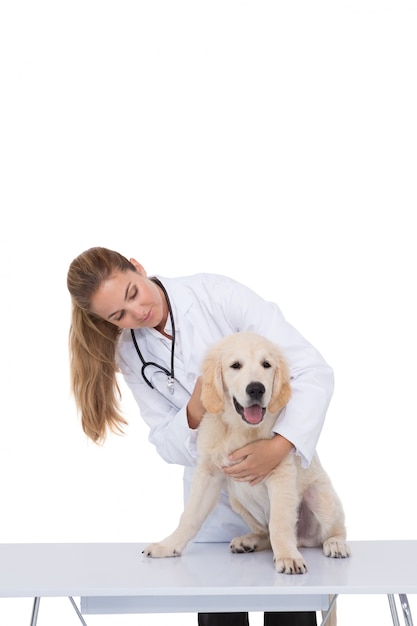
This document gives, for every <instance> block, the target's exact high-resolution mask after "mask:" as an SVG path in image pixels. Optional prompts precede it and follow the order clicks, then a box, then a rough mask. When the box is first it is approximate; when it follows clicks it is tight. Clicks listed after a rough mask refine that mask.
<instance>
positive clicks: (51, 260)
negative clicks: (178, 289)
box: [0, 0, 417, 626]
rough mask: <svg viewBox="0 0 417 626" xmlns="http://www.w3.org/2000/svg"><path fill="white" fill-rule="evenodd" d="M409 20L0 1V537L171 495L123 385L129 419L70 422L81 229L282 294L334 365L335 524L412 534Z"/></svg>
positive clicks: (171, 270) (302, 11) (362, 11)
mask: <svg viewBox="0 0 417 626" xmlns="http://www.w3.org/2000/svg"><path fill="white" fill-rule="evenodd" d="M416 32H417V8H416V4H415V2H406V1H403V0H395V1H394V0H393V1H392V2H388V1H384V0H375V1H373V0H361V1H358V2H356V1H351V2H344V1H342V2H337V1H335V0H331V1H330V0H329V1H328V2H326V1H323V0H318V1H317V2H314V1H310V0H309V1H297V0H296V1H294V2H279V1H278V0H275V1H262V0H256V1H248V0H241V1H235V0H232V1H227V0H222V1H220V2H219V1H217V0H212V1H210V2H199V1H197V0H193V1H188V2H187V1H185V0H178V1H175V0H169V1H158V0H156V1H153V2H143V1H140V0H136V1H134V2H133V1H123V0H119V1H117V2H116V1H113V2H110V1H106V0H101V1H89V0H82V1H78V0H72V1H71V2H65V1H57V0H54V1H52V0H51V1H50V2H46V1H44V0H39V1H37V2H32V1H30V2H29V1H28V2H22V1H19V0H9V1H7V0H6V1H3V2H2V4H1V5H0V63H1V70H0V71H1V74H0V89H1V98H0V109H1V110H0V131H1V138H0V151H1V152H0V158H1V186H0V194H1V197H0V201H1V215H2V217H1V230H0V255H1V258H0V261H1V262H0V272H1V275H0V281H1V282H0V284H1V307H0V315H1V318H0V321H1V329H2V332H1V366H2V372H1V387H2V399H3V401H2V409H1V439H0V481H1V515H0V542H49V541H50V542H55V541H56V542H78V541H82V542H84V541H86V542H93V541H99V542H100V541H105V542H107V541H110V542H111V541H116V542H117V541H127V542H139V541H140V542H142V541H148V540H157V539H159V538H162V537H163V536H164V535H165V534H167V533H168V532H170V531H171V529H172V528H173V525H174V524H176V521H177V518H178V516H179V514H180V512H181V510H182V485H181V474H182V470H181V468H178V467H175V466H168V465H166V464H165V463H164V462H162V460H160V459H159V458H158V456H157V455H156V453H155V451H154V450H153V448H152V447H151V446H150V444H149V443H148V442H147V430H146V427H145V426H144V424H143V423H142V422H141V419H140V415H139V412H138V409H137V407H136V406H135V405H134V403H133V402H132V400H131V398H130V396H129V392H126V393H124V395H123V406H124V410H125V414H126V417H127V418H128V420H129V428H128V430H127V435H126V436H125V437H111V438H109V440H108V441H107V443H106V444H105V446H104V447H97V446H96V445H94V444H92V443H89V442H88V441H86V439H85V437H84V435H83V433H82V430H81V426H80V421H79V417H78V416H77V414H76V411H75V407H74V404H73V401H72V399H71V396H70V393H69V381H68V354H67V338H68V328H69V321H70V301H69V296H68V293H67V290H66V272H67V268H68V265H69V263H70V262H71V260H72V259H73V258H74V257H75V256H77V255H78V254H79V253H80V252H81V251H83V250H84V249H86V248H88V247H90V246H95V245H102V246H107V247H111V248H114V249H116V250H118V251H120V252H122V253H123V254H125V255H126V256H134V257H136V258H137V259H138V260H139V261H141V262H142V263H143V265H144V266H145V267H146V269H147V270H148V272H149V273H150V274H152V273H159V274H161V275H162V276H179V275H184V274H192V273H195V272H198V271H207V272H218V273H222V274H226V275H229V276H232V277H233V278H236V279H238V280H240V281H241V282H243V283H245V284H247V285H249V286H250V287H252V288H253V289H255V290H256V291H257V292H258V293H259V294H261V295H263V296H264V297H265V298H267V299H271V300H274V301H276V302H277V303H278V304H279V305H280V307H281V309H282V310H283V312H284V314H285V315H286V317H287V318H288V319H289V321H291V322H292V323H293V324H294V325H295V326H296V327H297V328H298V329H299V330H300V331H301V332H302V333H303V334H304V336H305V337H306V338H307V339H309V340H310V341H311V342H312V343H313V344H315V345H316V347H318V348H319V350H320V351H321V352H322V354H323V355H324V356H325V358H326V359H327V361H328V362H329V363H330V364H331V365H332V366H333V368H334V370H335V376H336V390H335V394H334V398H333V400H332V403H331V406H330V410H329V412H328V417H327V420H326V423H325V427H324V430H323V433H322V436H321V439H320V442H319V448H318V450H319V454H320V456H321V459H322V461H323V463H324V465H325V467H326V469H327V470H328V471H329V473H330V474H331V476H332V478H333V481H334V484H335V486H336V488H337V490H338V491H339V493H340V495H341V497H342V500H343V503H344V506H345V510H346V517H347V524H348V534H349V537H350V538H351V539H416V538H417V531H416V512H415V506H414V500H415V482H414V478H413V477H414V476H415V461H414V457H415V454H416V444H415V421H416V378H417V368H416V361H415V354H416V351H417V333H416V324H415V320H416V317H417V307H416V296H415V291H416V285H415V275H416V261H417V258H416V257H417V253H416V234H415V233H416V228H415V225H414V220H415V214H416V199H417V191H416V171H417V170H416V168H417V154H416V152H417V150H416V146H417V123H416V119H417V117H416V111H417V88H416V69H417V37H416ZM122 390H123V392H125V391H126V390H125V388H124V387H122ZM369 575H370V576H372V572H370V573H369ZM412 602H414V598H413V599H412ZM67 604H68V606H67ZM371 608H372V609H373V610H375V611H376V613H375V616H374V617H373V618H372V623H377V622H378V623H379V624H389V623H390V615H389V611H388V603H387V601H386V599H385V598H373V599H372V598H371V599H370V600H369V604H368V605H366V606H365V604H364V601H363V599H362V598H360V597H350V598H341V599H340V601H339V625H340V626H347V624H350V623H352V619H353V620H356V619H358V621H355V623H359V622H360V618H356V617H355V616H354V611H356V610H359V611H362V612H363V614H362V622H361V623H365V621H367V618H366V615H367V614H368V613H369V611H370V610H371ZM30 609H31V601H30V600H20V601H17V600H16V601H15V600H10V599H3V600H0V623H1V624H3V623H7V624H8V625H9V626H14V624H16V625H17V624H22V623H28V622H29V612H30ZM352 616H353V617H352ZM167 619H168V618H167V617H164V616H158V615H157V616H146V615H145V616H135V617H132V616H124V617H117V618H115V617H109V618H106V617H89V618H88V620H87V621H88V624H89V625H90V624H92V625H93V626H94V625H96V624H97V625H98V624H103V625H105V624H120V625H121V626H122V625H124V624H126V625H127V624H146V625H148V624H155V625H156V624H158V625H159V624H165V623H166V622H167ZM260 620H261V615H260V614H256V615H253V616H252V621H251V623H252V624H260V623H261V621H260ZM169 622H170V623H172V624H190V625H191V624H196V618H195V616H194V615H182V616H181V615H180V616H173V617H170V618H169ZM56 623H59V624H60V625H62V626H66V624H68V626H70V625H72V624H75V623H77V618H76V616H75V614H73V613H72V609H71V606H70V605H69V603H66V602H65V600H44V601H43V603H42V604H41V610H40V614H39V626H48V624H56Z"/></svg>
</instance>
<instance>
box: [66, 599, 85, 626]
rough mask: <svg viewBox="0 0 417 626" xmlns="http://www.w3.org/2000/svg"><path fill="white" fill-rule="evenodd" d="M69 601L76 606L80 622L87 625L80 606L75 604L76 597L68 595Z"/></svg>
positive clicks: (75, 609)
mask: <svg viewBox="0 0 417 626" xmlns="http://www.w3.org/2000/svg"><path fill="white" fill-rule="evenodd" d="M68 599H69V601H70V602H71V604H72V606H73V607H74V611H75V612H76V614H77V615H78V617H79V619H80V622H81V624H82V625H83V626H87V624H86V622H85V621H84V618H83V616H82V615H81V613H80V610H79V608H78V606H77V605H76V604H75V602H74V598H71V596H68Z"/></svg>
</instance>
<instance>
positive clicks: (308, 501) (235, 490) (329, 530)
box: [144, 332, 349, 626]
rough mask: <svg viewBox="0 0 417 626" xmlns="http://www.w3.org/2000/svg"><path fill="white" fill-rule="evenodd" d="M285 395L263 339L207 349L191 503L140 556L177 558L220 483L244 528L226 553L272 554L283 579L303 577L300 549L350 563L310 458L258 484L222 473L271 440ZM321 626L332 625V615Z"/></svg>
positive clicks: (286, 385)
mask: <svg viewBox="0 0 417 626" xmlns="http://www.w3.org/2000/svg"><path fill="white" fill-rule="evenodd" d="M253 383H254V385H253ZM251 384H252V387H248V386H249V385H251ZM253 389H255V392H256V394H257V396H256V402H254V395H253V393H252V394H248V390H249V391H253ZM263 390H264V391H263ZM290 395H291V389H290V379H289V372H288V367H287V364H286V362H285V359H284V358H283V355H282V354H281V352H280V350H279V349H278V347H277V346H275V345H274V344H272V343H271V342H270V341H268V340H267V339H266V338H264V337H261V336H260V335H257V334H255V333H249V332H245V333H236V334H233V335H230V336H228V337H226V338H224V339H222V340H221V341H220V342H218V343H217V344H215V345H214V346H213V347H212V349H211V350H209V352H208V354H207V355H206V358H205V360H204V363H203V389H202V402H203V405H204V407H205V408H206V410H207V413H206V415H205V417H204V419H203V420H202V422H201V424H200V426H199V429H198V461H197V466H196V470H195V473H194V476H193V481H192V485H191V492H190V497H189V500H188V502H187V504H186V507H185V509H184V512H183V514H182V516H181V519H180V522H179V525H178V527H177V529H176V530H175V531H174V532H173V533H172V534H171V535H170V536H169V537H167V538H166V539H164V540H163V541H161V542H160V543H153V544H151V545H149V546H147V548H146V549H145V550H144V553H145V554H146V555H147V556H151V557H170V556H179V555H181V553H182V551H183V550H184V548H185V546H186V545H187V543H188V542H189V541H190V540H191V539H193V537H194V536H195V535H196V534H197V532H198V530H199V529H200V528H201V525H202V524H203V522H204V520H205V519H206V517H207V515H208V514H209V513H210V511H211V510H212V508H213V507H214V505H215V504H216V502H217V500H218V498H219V495H220V491H221V489H222V487H223V486H224V485H225V484H227V487H228V491H229V497H230V502H231V505H232V507H233V508H234V509H235V510H236V511H237V512H238V513H239V514H240V515H241V516H242V518H243V519H244V520H245V521H246V523H247V525H248V526H249V528H250V529H251V532H250V533H248V534H247V535H244V536H242V537H235V538H234V539H233V540H232V541H231V543H230V549H231V551H232V552H252V551H254V550H265V549H270V548H272V552H273V559H274V564H275V569H276V571H277V572H279V573H284V574H304V573H305V572H306V571H307V566H306V563H305V561H304V559H303V557H302V555H301V553H300V552H299V549H298V548H299V547H301V546H304V547H314V546H322V547H323V552H324V554H325V555H326V556H328V557H335V558H344V557H347V556H349V547H348V545H347V543H346V529H345V521H344V512H343V508H342V504H341V502H340V499H339V497H338V495H337V494H336V492H335V490H334V488H333V486H332V484H331V481H330V479H329V477H328V475H327V473H326V472H325V471H324V469H323V467H322V466H321V464H320V462H319V460H318V458H317V457H314V459H313V461H312V462H311V464H310V466H309V467H308V468H303V467H302V466H301V461H300V457H299V456H297V455H295V454H290V455H288V456H287V457H286V459H285V460H284V461H282V462H281V463H280V464H279V465H278V466H277V467H276V468H275V469H274V470H273V471H272V472H271V473H270V474H269V475H268V476H267V477H266V478H265V479H264V480H263V481H262V482H261V483H259V484H257V485H250V484H249V483H247V482H238V481H235V480H233V479H230V478H228V477H226V475H225V474H224V473H223V471H222V469H221V468H222V467H224V466H226V465H229V464H230V461H229V460H228V456H229V454H230V453H231V452H233V451H235V450H237V449H239V448H242V447H243V446H245V445H246V444H248V443H250V442H252V441H256V440H258V439H268V438H271V437H272V436H273V434H272V428H273V426H274V424H275V422H276V420H277V416H278V414H279V412H280V410H281V409H282V408H283V407H284V406H285V405H286V404H287V402H288V400H289V398H290ZM235 402H237V406H238V408H239V405H240V407H241V408H242V409H244V408H246V407H249V406H252V405H253V404H260V405H261V406H262V407H263V408H264V409H265V413H264V416H263V419H262V421H260V422H259V423H247V422H246V421H245V420H244V419H243V417H242V415H241V414H240V413H239V412H238V410H237V409H236V408H235V407H236V405H235ZM241 412H242V411H241ZM327 624H329V626H330V624H332V625H333V626H334V624H335V615H334V611H332V614H331V615H330V616H329V619H328V621H327Z"/></svg>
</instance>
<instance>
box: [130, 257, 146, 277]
mask: <svg viewBox="0 0 417 626" xmlns="http://www.w3.org/2000/svg"><path fill="white" fill-rule="evenodd" d="M129 262H130V263H131V264H132V265H133V266H134V268H135V270H136V271H137V272H138V273H139V274H141V276H146V270H145V268H144V267H143V265H141V264H140V263H139V262H138V261H136V259H129Z"/></svg>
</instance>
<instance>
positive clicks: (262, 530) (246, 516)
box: [229, 496, 271, 552]
mask: <svg viewBox="0 0 417 626" xmlns="http://www.w3.org/2000/svg"><path fill="white" fill-rule="evenodd" d="M230 504H231V506H232V508H233V509H234V511H236V513H238V515H240V517H241V518H242V519H243V520H244V521H245V522H246V524H247V525H248V526H249V528H250V529H251V530H252V531H253V532H252V533H248V534H247V535H242V536H241V537H234V538H233V539H232V541H231V542H230V546H229V547H230V550H231V551H232V552H255V551H259V550H269V549H270V548H271V542H270V541H269V531H268V528H267V527H265V526H263V525H262V524H260V523H259V522H258V521H257V520H256V519H255V518H254V517H253V515H252V514H251V513H250V512H249V511H248V509H247V508H245V507H244V506H243V505H242V504H241V503H240V502H239V500H237V499H236V498H233V497H232V496H230Z"/></svg>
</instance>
